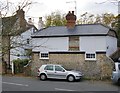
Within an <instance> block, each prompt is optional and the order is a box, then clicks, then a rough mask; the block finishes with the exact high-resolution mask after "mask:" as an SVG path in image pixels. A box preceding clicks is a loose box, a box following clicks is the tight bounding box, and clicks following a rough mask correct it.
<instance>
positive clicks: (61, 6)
mask: <svg viewBox="0 0 120 93" xmlns="http://www.w3.org/2000/svg"><path fill="white" fill-rule="evenodd" d="M5 1H6V0H1V1H0V2H5ZM23 1H24V0H8V2H10V3H12V8H11V10H12V11H14V8H15V7H16V6H18V5H20V4H21V2H23ZM26 1H27V0H26ZM31 1H32V2H34V4H32V5H31V6H30V7H29V8H26V9H25V12H26V13H25V16H26V18H30V17H31V18H33V19H34V20H35V21H36V20H38V17H43V19H44V17H45V16H46V15H48V14H50V13H51V12H55V11H58V10H59V11H60V12H61V13H63V14H64V13H68V11H76V12H75V13H76V15H77V17H78V18H79V17H80V15H82V14H84V13H85V12H88V13H90V14H102V13H106V12H107V13H113V14H115V15H116V14H118V3H117V2H118V1H119V0H31ZM103 2H105V3H103ZM13 5H14V6H15V7H14V6H13ZM75 7H76V9H75ZM36 22H37V21H36Z"/></svg>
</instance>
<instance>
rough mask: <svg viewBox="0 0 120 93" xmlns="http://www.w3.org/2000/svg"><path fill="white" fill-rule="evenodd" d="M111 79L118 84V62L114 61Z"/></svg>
mask: <svg viewBox="0 0 120 93" xmlns="http://www.w3.org/2000/svg"><path fill="white" fill-rule="evenodd" d="M111 79H112V81H113V82H114V83H118V84H119V85H120V62H115V64H114V68H113V72H112V78H111Z"/></svg>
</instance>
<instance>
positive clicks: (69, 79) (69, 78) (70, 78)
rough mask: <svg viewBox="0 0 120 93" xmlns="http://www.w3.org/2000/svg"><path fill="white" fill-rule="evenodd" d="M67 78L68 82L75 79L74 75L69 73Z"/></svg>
mask: <svg viewBox="0 0 120 93" xmlns="http://www.w3.org/2000/svg"><path fill="white" fill-rule="evenodd" d="M67 80H68V81H69V82H73V81H75V77H74V76H73V75H69V76H68V77H67Z"/></svg>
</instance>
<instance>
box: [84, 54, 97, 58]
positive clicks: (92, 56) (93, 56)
mask: <svg viewBox="0 0 120 93" xmlns="http://www.w3.org/2000/svg"><path fill="white" fill-rule="evenodd" d="M86 58H88V59H94V58H95V54H86Z"/></svg>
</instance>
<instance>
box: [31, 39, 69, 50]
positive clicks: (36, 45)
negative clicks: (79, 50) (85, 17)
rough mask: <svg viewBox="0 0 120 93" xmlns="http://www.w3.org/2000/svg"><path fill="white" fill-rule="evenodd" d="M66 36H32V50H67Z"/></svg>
mask: <svg viewBox="0 0 120 93" xmlns="http://www.w3.org/2000/svg"><path fill="white" fill-rule="evenodd" d="M68 39H69V38H68V37H52V38H32V44H33V50H32V51H34V52H38V51H39V52H40V51H42V52H49V51H51V52H55V51H68V48H69V40H68Z"/></svg>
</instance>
